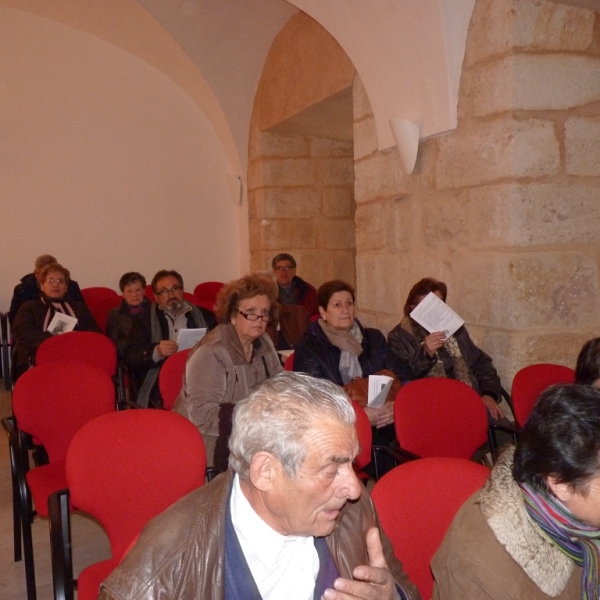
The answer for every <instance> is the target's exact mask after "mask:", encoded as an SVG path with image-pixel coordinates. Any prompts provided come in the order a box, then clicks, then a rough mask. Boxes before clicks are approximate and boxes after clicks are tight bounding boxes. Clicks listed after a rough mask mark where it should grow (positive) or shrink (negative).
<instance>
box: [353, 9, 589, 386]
mask: <svg viewBox="0 0 600 600" xmlns="http://www.w3.org/2000/svg"><path fill="white" fill-rule="evenodd" d="M598 20H599V15H598V14H596V13H594V12H593V11H590V10H587V9H584V8H579V7H573V6H566V5H562V4H558V3H554V2H549V1H546V0H536V1H535V2H533V1H531V0H478V1H477V4H476V6H475V11H474V14H473V18H472V22H471V26H470V31H469V36H468V40H467V50H466V55H465V61H464V65H463V72H462V79H461V89H460V99H459V123H458V127H457V129H456V130H455V131H452V132H449V133H447V134H444V135H442V136H439V137H437V138H435V139H430V140H426V141H423V142H422V143H421V147H420V150H419V157H418V162H417V168H416V169H415V172H414V173H413V175H411V176H410V177H408V176H406V175H404V174H403V171H402V166H401V164H400V162H399V159H398V157H397V153H396V151H395V150H390V151H386V152H377V150H376V146H375V143H374V139H373V135H374V131H373V128H372V126H370V124H369V116H368V110H366V109H365V107H366V105H367V103H368V101H367V100H366V99H364V98H362V92H361V87H362V86H360V82H357V83H356V84H355V129H354V131H355V159H356V164H355V178H356V184H355V185H356V190H357V191H356V197H357V205H358V208H357V214H356V228H357V232H356V239H357V280H358V294H359V303H360V305H361V314H362V312H364V314H365V317H364V319H365V320H368V321H370V323H371V324H374V325H375V326H379V327H380V328H381V329H383V330H384V332H385V331H387V330H389V329H390V327H391V326H393V325H394V324H395V322H397V321H398V320H399V318H400V316H401V311H402V304H403V302H404V300H405V298H406V295H407V293H408V290H409V289H410V287H411V286H412V285H413V284H414V283H415V282H416V281H417V280H418V279H420V278H421V277H425V276H432V277H436V278H439V279H442V280H444V281H446V283H448V286H449V297H448V303H449V304H450V305H451V306H453V307H454V308H455V309H456V310H457V312H459V314H461V315H462V316H463V317H464V318H465V321H466V323H467V326H468V328H469V331H470V332H471V334H472V335H473V337H474V339H475V340H476V342H477V343H478V344H479V345H480V346H481V347H482V348H483V349H485V350H486V351H487V352H488V353H489V354H490V355H492V357H493V358H494V362H495V364H496V366H497V367H498V370H499V372H500V374H501V376H502V379H503V382H504V384H505V386H509V385H510V381H511V380H512V377H513V375H514V373H515V372H516V371H517V370H518V369H520V368H521V367H523V366H526V365H527V364H532V363H536V362H559V363H563V364H566V365H570V366H573V365H574V362H575V358H576V356H577V353H578V351H579V348H580V346H581V345H582V343H583V342H584V341H585V340H586V339H588V338H589V337H592V336H594V335H599V334H600V331H599V325H600V318H599V308H600V306H599V300H600V298H599V291H598V288H599V282H598V262H599V259H600V50H599V48H600V35H599V31H600V28H598V27H597V26H595V23H596V21H598ZM357 98H358V99H359V100H360V101H357ZM361 106H362V108H361ZM365 115H366V116H365ZM359 138H360V139H359ZM384 165H385V166H384ZM382 168H383V169H384V170H385V171H386V174H385V177H383V176H382V175H381V174H378V173H379V171H380V170H381V169H382ZM388 170H389V171H392V172H393V173H390V172H387V171H388ZM378 180H379V181H380V182H387V183H382V184H381V186H380V187H379V188H378V187H377V181H378ZM363 190H364V192H365V193H364V194H363V193H362V191H363ZM367 215H368V217H367V218H364V217H365V216H367ZM366 223H368V225H366ZM371 233H373V234H374V235H371ZM374 238H377V239H378V240H379V241H378V242H377V243H376V242H375V241H374ZM375 272H376V275H374V273H375ZM373 277H375V278H376V279H378V280H380V282H379V283H378V286H377V289H376V290H374V288H373Z"/></svg>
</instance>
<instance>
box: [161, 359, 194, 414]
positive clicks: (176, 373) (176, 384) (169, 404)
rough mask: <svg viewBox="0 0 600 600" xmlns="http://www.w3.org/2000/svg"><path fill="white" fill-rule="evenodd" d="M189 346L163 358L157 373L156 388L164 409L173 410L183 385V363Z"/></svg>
mask: <svg viewBox="0 0 600 600" xmlns="http://www.w3.org/2000/svg"><path fill="white" fill-rule="evenodd" d="M190 350H191V348H188V349H187V350H180V351H179V352H177V353H175V354H172V355H171V356H169V358H167V360H165V362H164V364H163V366H162V367H161V369H160V372H159V374H158V388H159V390H160V395H161V396H162V400H163V408H164V409H165V410H173V405H174V404H175V400H177V396H179V392H180V391H181V387H182V385H183V374H184V373H185V363H186V361H187V357H188V354H189V353H190Z"/></svg>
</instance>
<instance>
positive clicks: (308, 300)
mask: <svg viewBox="0 0 600 600" xmlns="http://www.w3.org/2000/svg"><path fill="white" fill-rule="evenodd" d="M271 266H272V267H273V272H274V273H275V277H276V279H277V286H278V287H279V303H280V304H284V305H286V304H297V305H299V306H303V307H304V308H305V309H306V312H307V313H308V315H309V317H312V316H313V315H317V314H319V309H318V307H317V290H316V289H315V288H314V287H313V286H312V285H311V284H310V283H308V282H307V281H304V279H301V278H300V277H298V275H296V259H295V258H294V257H293V256H292V255H291V254H287V253H286V252H282V253H281V254H278V255H277V256H275V257H274V258H273V260H272V261H271Z"/></svg>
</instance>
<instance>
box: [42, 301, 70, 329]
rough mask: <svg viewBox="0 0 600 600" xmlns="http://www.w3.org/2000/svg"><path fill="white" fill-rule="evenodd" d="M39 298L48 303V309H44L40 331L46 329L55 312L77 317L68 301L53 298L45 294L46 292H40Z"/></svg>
mask: <svg viewBox="0 0 600 600" xmlns="http://www.w3.org/2000/svg"><path fill="white" fill-rule="evenodd" d="M41 300H42V302H43V303H44V304H47V305H48V310H47V311H46V316H45V317H44V327H43V328H42V331H48V325H50V321H52V317H54V315H55V314H56V313H57V312H59V313H63V314H65V315H71V316H72V317H74V318H77V317H76V315H75V313H74V312H73V309H72V308H71V305H70V304H69V303H68V302H65V301H64V300H63V299H61V300H57V299H55V298H54V299H53V298H49V297H48V296H46V294H42V295H41ZM53 309H54V310H53Z"/></svg>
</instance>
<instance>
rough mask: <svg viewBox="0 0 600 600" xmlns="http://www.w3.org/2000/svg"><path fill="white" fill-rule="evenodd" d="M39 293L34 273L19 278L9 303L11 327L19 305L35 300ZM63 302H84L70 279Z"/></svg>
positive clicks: (75, 284)
mask: <svg viewBox="0 0 600 600" xmlns="http://www.w3.org/2000/svg"><path fill="white" fill-rule="evenodd" d="M41 293H42V291H41V290H40V286H39V285H38V281H37V279H36V277H35V273H29V275H25V276H24V277H22V278H21V283H19V285H17V286H15V289H14V291H13V297H12V300H11V301H10V310H9V311H8V320H9V322H10V324H11V327H12V324H13V323H14V320H15V317H16V316H17V313H18V312H19V308H20V307H21V304H23V303H24V302H28V301H29V300H37V299H38V298H39V297H40V295H41ZM65 300H66V301H67V302H72V301H73V300H77V302H84V299H83V296H82V295H81V290H80V289H79V284H78V283H77V282H76V281H73V280H72V279H70V280H69V285H68V286H67V293H66V294H65Z"/></svg>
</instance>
